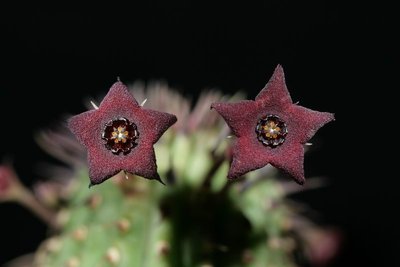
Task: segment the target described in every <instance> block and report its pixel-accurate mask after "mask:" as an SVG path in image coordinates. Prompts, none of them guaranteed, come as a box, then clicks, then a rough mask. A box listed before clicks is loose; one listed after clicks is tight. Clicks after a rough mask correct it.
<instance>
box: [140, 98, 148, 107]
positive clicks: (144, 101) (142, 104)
mask: <svg viewBox="0 0 400 267" xmlns="http://www.w3.org/2000/svg"><path fill="white" fill-rule="evenodd" d="M146 102H147V98H146V99H145V100H143V102H142V103H141V104H140V106H141V107H143V106H144V104H145V103H146Z"/></svg>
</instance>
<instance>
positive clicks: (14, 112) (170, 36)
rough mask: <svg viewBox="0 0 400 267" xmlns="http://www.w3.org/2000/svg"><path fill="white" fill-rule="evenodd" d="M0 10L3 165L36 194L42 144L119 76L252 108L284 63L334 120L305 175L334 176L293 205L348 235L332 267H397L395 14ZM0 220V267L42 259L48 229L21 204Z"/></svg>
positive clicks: (322, 5) (306, 9) (266, 9)
mask: <svg viewBox="0 0 400 267" xmlns="http://www.w3.org/2000/svg"><path fill="white" fill-rule="evenodd" d="M1 5H2V7H1V8H0V21H1V23H0V38H1V39H0V40H1V41H0V44H1V49H0V66H1V74H0V121H1V130H0V138H1V139H0V140H2V142H1V143H2V145H1V147H0V157H1V159H3V160H4V159H10V158H11V159H12V161H13V162H14V166H15V168H16V170H17V172H18V173H19V175H20V177H21V179H22V180H23V182H24V183H25V184H26V185H28V186H30V185H32V184H33V183H34V182H35V181H38V180H40V179H43V178H44V177H43V175H42V174H41V170H40V168H39V166H40V165H39V164H40V163H42V162H52V161H54V159H52V158H50V157H48V156H47V155H46V154H45V153H44V152H42V151H41V149H40V148H39V147H38V146H37V145H36V143H35V140H34V135H35V134H36V133H38V132H39V131H40V130H42V129H45V128H49V127H54V126H56V125H57V124H58V123H60V122H62V119H63V118H64V116H65V115H66V114H77V113H80V112H82V111H83V110H84V109H85V106H84V100H86V99H87V98H89V97H91V98H98V97H99V96H102V95H104V94H105V93H106V92H107V90H108V89H109V87H110V86H111V84H112V83H114V82H115V81H116V79H117V77H120V78H121V80H122V81H123V82H125V83H130V82H133V81H135V80H138V79H140V80H143V81H151V80H165V81H167V82H168V83H169V85H170V86H172V87H175V88H177V89H179V90H180V91H181V92H182V93H184V94H185V95H187V96H191V97H193V98H194V99H195V98H196V96H197V95H198V94H199V92H200V90H202V89H210V88H217V89H219V90H221V91H223V92H224V93H227V94H232V93H234V92H236V91H242V92H245V93H246V94H247V97H248V98H249V99H254V97H255V96H256V95H257V93H258V91H259V90H260V89H261V88H263V87H264V85H265V83H266V82H267V81H268V79H269V78H270V76H271V75H272V72H273V70H274V68H275V66H276V65H277V64H282V65H283V67H284V69H285V73H286V81H287V85H288V88H289V90H290V92H291V95H292V98H293V100H294V101H300V104H301V105H303V106H305V107H308V108H312V109H315V110H320V111H329V112H333V113H335V114H336V122H334V123H331V124H329V125H327V126H325V127H324V128H322V129H321V130H320V131H319V133H318V135H317V137H316V138H314V140H313V143H314V146H312V147H311V149H310V151H309V152H308V154H307V156H306V158H305V171H306V176H307V177H313V176H324V177H327V178H328V179H329V182H330V183H329V185H328V186H326V187H324V188H321V189H318V190H314V191H310V192H307V193H303V194H299V195H298V196H297V195H295V196H294V199H295V200H296V201H302V202H305V203H306V204H307V205H309V206H310V207H311V208H313V209H314V210H315V212H316V215H315V218H316V219H317V221H318V222H319V223H321V224H323V225H324V224H326V225H334V226H337V227H339V228H340V229H341V230H342V231H343V234H344V242H343V244H342V249H341V251H340V254H339V256H338V257H337V259H336V260H335V261H334V262H333V263H332V266H397V265H396V263H397V264H400V260H399V258H398V257H395V256H396V254H395V253H396V252H397V251H398V250H399V249H400V245H399V242H397V240H398V238H399V237H400V235H399V231H398V230H397V228H398V225H399V220H398V219H395V218H394V215H395V213H396V210H398V208H396V206H395V204H394V203H395V202H396V199H397V197H396V192H397V188H396V185H398V182H397V181H395V180H396V179H397V178H398V177H394V175H393V173H391V172H389V171H388V169H389V168H388V166H390V164H389V161H390V159H387V158H389V156H388V154H386V153H384V152H383V149H382V148H384V147H385V146H389V147H390V146H391V145H390V144H391V143H390V142H392V141H391V138H393V136H394V134H393V131H392V128H393V127H394V125H393V127H392V126H391V125H390V124H389V122H388V120H389V117H390V114H391V113H388V112H387V111H388V109H389V108H388V107H391V106H390V104H389V103H390V102H392V101H393V100H394V99H393V98H392V97H391V96H390V94H392V93H393V91H395V90H396V88H395V86H394V85H395V83H394V77H395V76H394V75H395V65H397V64H395V63H398V59H399V57H398V51H397V49H398V46H397V45H396V43H395V41H394V40H392V39H393V38H394V36H395V33H396V31H395V30H396V27H395V23H394V16H392V12H390V10H391V9H390V7H388V6H384V5H383V4H380V5H378V4H375V3H371V4H369V5H367V4H364V5H353V6H351V5H349V4H341V3H340V2H337V1H307V2H304V1H300V2H295V3H290V1H268V2H264V3H262V4H261V3H260V4H248V3H246V4H233V3H230V4H229V5H226V6H216V4H213V5H209V6H208V5H204V4H195V3H191V2H190V1H168V3H167V2H165V3H164V2H163V3H158V4H156V3H152V4H148V5H138V4H133V5H132V6H130V7H128V6H123V5H118V4H114V5H112V6H111V5H110V6H108V5H104V6H101V5H99V4H96V5H95V6H89V7H84V6H81V7H79V8H73V7H68V6H63V5H58V6H48V5H39V4H35V5H21V4H15V5H14V6H11V5H8V6H3V4H1ZM392 10H393V9H392ZM397 32H398V28H397ZM395 48H396V49H395ZM396 55H397V56H396ZM396 73H397V72H396ZM391 112H393V111H391ZM380 149H382V150H380ZM380 163H383V164H380ZM0 213H1V215H0V216H1V221H0V223H1V227H0V236H1V238H0V247H1V250H0V265H1V263H4V262H6V261H7V260H10V259H12V258H14V257H16V256H18V255H21V254H24V253H27V252H31V251H33V250H35V249H36V247H37V245H38V244H39V242H40V241H41V240H43V239H44V237H45V236H46V227H45V225H44V224H42V222H41V221H39V220H38V219H36V217H34V216H32V215H31V214H30V213H29V211H26V210H25V209H23V208H21V207H20V206H17V205H14V204H8V203H5V204H1V205H0Z"/></svg>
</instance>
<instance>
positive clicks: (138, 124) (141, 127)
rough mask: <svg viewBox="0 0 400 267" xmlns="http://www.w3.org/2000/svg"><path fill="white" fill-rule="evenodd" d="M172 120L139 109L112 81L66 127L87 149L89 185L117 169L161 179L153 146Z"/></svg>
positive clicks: (129, 96)
mask: <svg viewBox="0 0 400 267" xmlns="http://www.w3.org/2000/svg"><path fill="white" fill-rule="evenodd" d="M176 121H177V119H176V116H175V115H172V114H168V113H164V112H159V111H155V110H150V109H145V108H142V107H141V106H140V105H139V104H138V103H137V101H136V99H135V98H134V97H133V96H132V95H131V94H130V93H129V92H128V89H127V87H126V86H125V85H124V84H123V83H121V82H116V83H115V84H114V85H113V86H112V87H111V89H110V91H109V92H108V94H107V95H106V96H105V98H104V99H103V101H102V102H101V104H100V106H99V108H98V109H95V110H90V111H87V112H84V113H81V114H79V115H76V116H74V117H72V118H71V119H70V120H69V124H68V127H69V128H70V129H71V131H72V132H73V133H74V134H75V136H76V137H77V139H78V141H79V142H80V143H82V144H83V145H84V146H85V147H86V148H87V150H88V164H89V177H90V182H91V185H95V184H100V183H102V182H103V181H105V180H107V179H108V178H110V177H112V176H114V175H115V174H117V173H118V172H120V171H121V170H124V171H127V172H129V173H132V174H136V175H139V176H142V177H145V178H148V179H156V180H158V181H160V182H161V179H160V176H159V175H158V173H157V164H156V158H155V154H154V148H153V145H154V143H156V142H157V140H158V139H159V138H160V137H161V135H162V134H163V133H164V132H165V131H166V130H167V129H168V128H169V127H170V126H171V125H173V124H174V123H175V122H176Z"/></svg>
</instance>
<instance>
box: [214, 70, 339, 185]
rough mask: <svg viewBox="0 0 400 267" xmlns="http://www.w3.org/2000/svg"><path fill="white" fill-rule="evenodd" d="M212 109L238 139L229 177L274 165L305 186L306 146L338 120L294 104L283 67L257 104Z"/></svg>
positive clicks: (328, 114) (256, 101) (226, 105)
mask: <svg viewBox="0 0 400 267" xmlns="http://www.w3.org/2000/svg"><path fill="white" fill-rule="evenodd" d="M211 108H214V109H215V110H216V111H217V112H218V113H219V114H220V115H221V116H222V117H223V118H224V119H225V121H226V123H227V124H228V126H229V127H230V128H231V130H232V132H233V134H234V135H235V136H236V137H237V140H236V142H235V144H234V146H233V151H232V152H233V155H232V162H231V166H230V169H229V173H228V178H231V179H233V178H237V177H239V176H241V175H244V174H245V173H247V172H249V171H252V170H256V169H259V168H261V167H264V166H265V165H267V164H268V163H270V164H272V165H273V166H275V167H277V168H279V169H282V170H283V171H286V172H287V173H288V174H289V175H291V176H292V177H293V178H294V179H295V180H296V182H297V183H299V184H303V183H304V181H305V179H304V169H303V161H304V144H305V143H306V142H307V141H308V140H309V139H310V138H311V137H312V136H313V135H314V134H315V132H316V131H317V130H318V129H319V128H320V127H322V126H323V125H324V124H326V123H327V122H329V121H331V120H333V119H334V116H333V114H331V113H327V112H318V111H314V110H311V109H307V108H304V107H301V106H299V105H296V104H294V103H293V102H292V99H291V98H290V94H289V92H288V90H287V88H286V84H285V77H284V73H283V69H282V67H281V66H280V65H278V66H277V67H276V69H275V72H274V74H273V75H272V77H271V79H270V80H269V82H268V83H267V85H266V86H265V87H264V89H262V90H261V92H260V93H259V94H258V95H257V97H256V99H255V101H253V100H244V101H240V102H237V103H213V104H212V105H211Z"/></svg>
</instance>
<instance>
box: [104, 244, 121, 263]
mask: <svg viewBox="0 0 400 267" xmlns="http://www.w3.org/2000/svg"><path fill="white" fill-rule="evenodd" d="M106 259H107V261H108V262H109V263H111V264H113V265H116V264H118V263H119V262H120V261H121V253H120V252H119V250H118V249H117V248H116V247H111V248H109V249H108V250H107V252H106Z"/></svg>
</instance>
